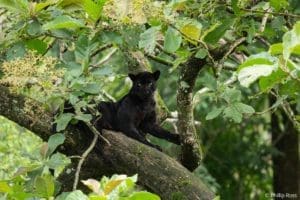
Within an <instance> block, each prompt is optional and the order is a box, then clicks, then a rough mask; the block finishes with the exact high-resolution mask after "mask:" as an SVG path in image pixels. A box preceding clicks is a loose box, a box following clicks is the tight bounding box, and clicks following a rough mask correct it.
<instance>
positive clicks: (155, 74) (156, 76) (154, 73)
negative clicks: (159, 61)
mask: <svg viewBox="0 0 300 200" xmlns="http://www.w3.org/2000/svg"><path fill="white" fill-rule="evenodd" d="M159 75H160V71H159V70H157V71H155V72H153V73H152V76H153V78H154V79H155V80H156V81H157V80H158V78H159Z"/></svg>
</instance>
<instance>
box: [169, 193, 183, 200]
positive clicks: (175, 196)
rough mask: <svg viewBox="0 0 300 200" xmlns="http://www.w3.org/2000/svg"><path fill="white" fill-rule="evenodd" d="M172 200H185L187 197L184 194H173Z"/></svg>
mask: <svg viewBox="0 0 300 200" xmlns="http://www.w3.org/2000/svg"><path fill="white" fill-rule="evenodd" d="M171 199H172V200H185V199H186V197H185V196H184V195H183V194H182V192H173V193H172V194H171Z"/></svg>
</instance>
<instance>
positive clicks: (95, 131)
mask: <svg viewBox="0 0 300 200" xmlns="http://www.w3.org/2000/svg"><path fill="white" fill-rule="evenodd" d="M84 123H85V124H86V125H87V126H88V128H89V129H90V130H91V131H92V132H93V133H94V134H96V135H98V136H99V138H100V139H101V140H102V141H103V142H105V143H106V144H107V145H109V146H110V145H111V144H110V142H109V141H108V140H107V139H106V138H105V137H103V136H102V134H101V133H100V132H99V131H98V130H97V129H96V128H95V127H94V126H93V125H92V124H91V123H90V122H84Z"/></svg>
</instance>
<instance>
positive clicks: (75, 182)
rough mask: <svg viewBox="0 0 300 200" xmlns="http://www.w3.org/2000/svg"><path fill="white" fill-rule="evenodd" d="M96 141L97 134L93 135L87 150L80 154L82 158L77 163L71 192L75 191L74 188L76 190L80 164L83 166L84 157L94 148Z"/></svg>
mask: <svg viewBox="0 0 300 200" xmlns="http://www.w3.org/2000/svg"><path fill="white" fill-rule="evenodd" d="M97 140H98V134H95V133H94V138H93V141H92V143H91V144H90V146H89V147H88V148H87V150H85V152H84V153H83V154H82V156H81V158H80V160H79V162H78V165H77V169H76V173H75V179H74V183H73V190H76V188H77V185H78V181H79V174H80V170H81V167H82V164H83V162H84V160H85V159H86V157H87V156H88V155H89V153H90V152H91V151H92V150H93V148H94V147H95V145H96V143H97Z"/></svg>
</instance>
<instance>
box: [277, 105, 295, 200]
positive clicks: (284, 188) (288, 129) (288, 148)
mask: <svg viewBox="0 0 300 200" xmlns="http://www.w3.org/2000/svg"><path fill="white" fill-rule="evenodd" d="M274 102H275V101H274ZM271 120H272V123H271V124H272V144H273V145H274V147H276V149H277V150H278V151H279V152H280V153H279V154H276V155H273V156H272V160H273V191H274V193H275V194H283V195H297V197H298V198H299V197H300V183H299V182H300V170H299V169H300V166H299V133H298V132H297V130H296V129H295V127H294V126H293V124H292V123H291V121H290V120H289V119H288V117H287V116H286V115H285V114H284V113H283V112H282V111H279V112H276V113H272V116H271ZM281 124H282V126H281ZM297 197H294V198H297ZM287 198H288V197H287ZM275 199H282V198H281V197H279V196H278V197H275Z"/></svg>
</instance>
